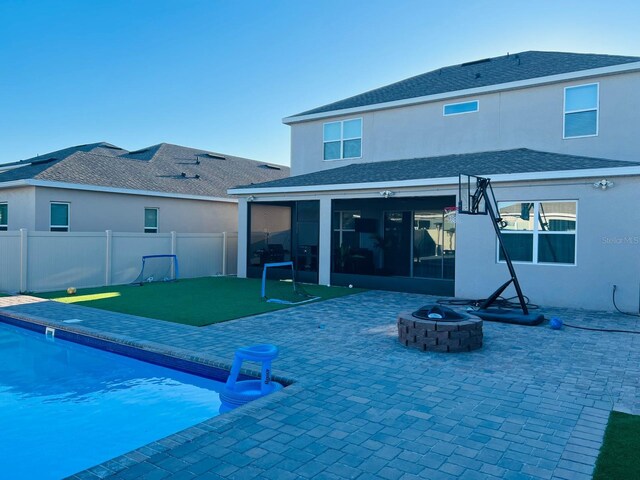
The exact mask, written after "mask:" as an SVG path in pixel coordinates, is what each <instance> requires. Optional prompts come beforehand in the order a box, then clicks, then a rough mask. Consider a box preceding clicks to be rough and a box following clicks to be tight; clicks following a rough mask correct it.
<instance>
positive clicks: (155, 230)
mask: <svg viewBox="0 0 640 480" xmlns="http://www.w3.org/2000/svg"><path fill="white" fill-rule="evenodd" d="M147 210H155V211H156V226H155V227H147ZM142 224H143V230H144V233H158V227H159V224H160V208H158V207H144V216H143V218H142Z"/></svg>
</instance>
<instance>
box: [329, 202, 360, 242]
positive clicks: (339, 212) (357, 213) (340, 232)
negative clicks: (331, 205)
mask: <svg viewBox="0 0 640 480" xmlns="http://www.w3.org/2000/svg"><path fill="white" fill-rule="evenodd" d="M349 212H351V213H353V218H359V217H360V216H361V215H362V213H361V212H360V210H335V213H337V214H338V218H339V219H340V222H339V225H338V226H337V228H334V229H333V231H334V232H339V237H340V241H339V245H337V248H340V247H341V246H342V233H343V232H353V233H355V231H356V227H355V225H354V227H353V228H343V222H342V214H343V213H349ZM356 215H357V217H356Z"/></svg>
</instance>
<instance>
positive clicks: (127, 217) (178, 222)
mask: <svg viewBox="0 0 640 480" xmlns="http://www.w3.org/2000/svg"><path fill="white" fill-rule="evenodd" d="M0 192H2V190H0ZM0 195H1V193H0ZM34 196H35V202H34V210H33V211H35V224H34V225H31V226H29V227H23V226H22V225H17V228H30V229H34V228H35V229H36V230H43V231H48V230H49V221H50V218H49V216H50V206H49V205H50V203H51V202H69V203H70V204H71V206H70V214H69V217H70V220H69V221H70V231H72V232H95V231H104V230H113V231H116V232H143V231H144V209H145V207H151V208H158V209H159V210H158V231H159V233H167V232H171V231H176V232H180V233H209V232H212V233H214V232H235V231H237V226H238V213H237V211H238V209H237V204H236V203H223V202H211V201H203V200H187V199H176V198H164V197H152V196H143V195H127V194H119V193H103V192H91V191H82V190H68V189H61V188H44V187H38V188H37V189H36V192H35V195H34ZM32 217H33V215H32ZM9 221H10V222H11V213H10V214H9ZM12 228H13V227H12Z"/></svg>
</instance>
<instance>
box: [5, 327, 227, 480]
mask: <svg viewBox="0 0 640 480" xmlns="http://www.w3.org/2000/svg"><path fill="white" fill-rule="evenodd" d="M0 320H1V319H0ZM41 328H42V329H44V327H41ZM95 341H96V340H95V339H94V342H95ZM129 348H130V347H129ZM219 372H220V370H219ZM223 386H224V384H223V383H222V382H220V381H214V380H211V379H208V378H203V377H200V376H196V375H192V374H189V373H184V372H180V371H177V370H172V369H169V368H165V367H162V366H158V365H153V364H150V363H146V362H142V361H139V360H135V359H133V358H129V357H127V356H123V355H118V354H115V353H110V352H107V351H104V350H99V349H96V348H91V347H88V346H85V345H80V344H77V343H73V342H70V341H65V340H62V339H60V338H54V339H50V338H49V339H47V338H46V336H45V335H44V334H43V333H38V332H34V331H29V330H25V329H23V328H19V327H16V326H13V325H7V324H5V323H2V322H0V412H1V413H0V465H1V467H0V470H1V471H2V477H3V478H11V479H27V478H29V479H31V478H38V479H47V478H61V477H64V476H67V475H71V474H74V473H77V472H79V471H81V470H84V469H86V468H89V467H91V466H93V465H96V464H99V463H102V462H104V461H107V460H109V459H111V458H114V457H117V456H119V455H122V454H124V453H126V452H129V451H131V450H134V449H136V448H139V447H141V446H143V445H146V444H148V443H150V442H153V441H155V440H159V439H161V438H163V437H165V436H167V435H170V434H172V433H175V432H178V431H180V430H182V429H184V428H187V427H189V426H191V425H194V424H196V423H199V422H201V421H204V420H206V419H208V418H211V417H214V416H216V415H218V413H219V412H218V409H219V407H220V400H219V392H220V391H221V390H222V387H223Z"/></svg>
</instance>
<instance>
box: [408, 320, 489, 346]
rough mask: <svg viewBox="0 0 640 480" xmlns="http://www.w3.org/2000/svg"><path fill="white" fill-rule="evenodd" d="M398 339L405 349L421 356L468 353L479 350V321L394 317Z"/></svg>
mask: <svg viewBox="0 0 640 480" xmlns="http://www.w3.org/2000/svg"><path fill="white" fill-rule="evenodd" d="M398 338H399V340H400V343H402V344H403V345H404V346H405V347H412V348H418V349H420V350H422V351H424V352H470V351H471V350H477V349H478V348H480V347H482V320H480V319H476V318H471V317H469V318H464V319H462V320H448V319H431V318H430V319H422V318H417V317H414V316H413V314H412V313H411V312H403V313H401V314H400V315H398Z"/></svg>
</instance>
